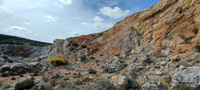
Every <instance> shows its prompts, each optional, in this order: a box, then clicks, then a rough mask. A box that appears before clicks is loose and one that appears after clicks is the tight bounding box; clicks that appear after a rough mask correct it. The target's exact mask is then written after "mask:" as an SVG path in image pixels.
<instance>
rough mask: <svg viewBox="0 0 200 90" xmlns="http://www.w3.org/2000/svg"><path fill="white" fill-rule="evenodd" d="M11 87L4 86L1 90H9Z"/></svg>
mask: <svg viewBox="0 0 200 90" xmlns="http://www.w3.org/2000/svg"><path fill="white" fill-rule="evenodd" d="M10 87H11V86H10V85H6V86H4V87H3V90H6V89H9V88H10Z"/></svg>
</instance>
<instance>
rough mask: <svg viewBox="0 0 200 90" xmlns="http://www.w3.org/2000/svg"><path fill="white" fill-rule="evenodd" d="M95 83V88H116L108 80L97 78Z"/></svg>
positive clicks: (110, 89)
mask: <svg viewBox="0 0 200 90" xmlns="http://www.w3.org/2000/svg"><path fill="white" fill-rule="evenodd" d="M96 84H97V90H116V89H117V88H116V87H114V86H113V85H112V84H111V83H110V81H108V80H104V79H99V80H97V81H96Z"/></svg>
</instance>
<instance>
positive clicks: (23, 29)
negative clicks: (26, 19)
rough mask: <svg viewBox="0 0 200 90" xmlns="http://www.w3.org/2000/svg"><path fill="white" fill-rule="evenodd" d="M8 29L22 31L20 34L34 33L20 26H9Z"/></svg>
mask: <svg viewBox="0 0 200 90" xmlns="http://www.w3.org/2000/svg"><path fill="white" fill-rule="evenodd" d="M8 29H10V30H12V31H20V32H26V33H32V32H33V31H31V30H29V29H27V28H25V27H20V26H9V27H8Z"/></svg>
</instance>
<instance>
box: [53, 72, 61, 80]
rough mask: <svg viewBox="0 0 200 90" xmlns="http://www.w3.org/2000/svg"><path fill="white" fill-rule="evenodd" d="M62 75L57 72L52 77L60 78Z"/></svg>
mask: <svg viewBox="0 0 200 90" xmlns="http://www.w3.org/2000/svg"><path fill="white" fill-rule="evenodd" d="M61 77H62V76H61V75H60V74H59V73H56V74H55V75H53V77H52V79H58V78H61Z"/></svg>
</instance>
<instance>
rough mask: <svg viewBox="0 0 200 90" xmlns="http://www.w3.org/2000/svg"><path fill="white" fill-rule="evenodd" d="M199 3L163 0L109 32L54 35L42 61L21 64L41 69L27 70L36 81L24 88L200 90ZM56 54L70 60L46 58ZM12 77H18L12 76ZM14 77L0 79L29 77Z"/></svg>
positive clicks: (1, 70) (8, 68) (7, 69)
mask: <svg viewBox="0 0 200 90" xmlns="http://www.w3.org/2000/svg"><path fill="white" fill-rule="evenodd" d="M199 8H200V0H160V2H158V3H157V4H155V5H153V6H151V7H150V8H148V9H146V10H144V11H141V12H138V13H135V14H132V15H130V16H128V17H126V18H125V19H124V20H122V21H120V22H118V23H116V24H115V25H114V26H113V27H112V28H111V29H109V30H106V31H105V32H102V33H96V34H90V35H84V36H80V37H72V38H67V39H59V40H55V41H54V45H53V46H52V47H51V49H48V50H45V51H48V57H47V58H43V59H42V60H40V61H39V63H40V64H43V65H39V66H37V65H38V63H37V64H36V63H34V64H33V63H31V64H30V63H26V64H23V65H24V66H23V65H21V67H22V68H23V70H26V71H29V70H30V67H37V68H38V67H39V70H41V71H39V72H37V75H36V76H35V74H34V73H33V74H32V73H26V74H24V75H25V76H26V78H27V77H29V78H30V77H34V82H32V85H30V86H29V87H28V88H26V87H25V88H24V89H30V88H32V89H33V88H34V89H35V88H36V90H51V89H54V90H198V89H199V88H200V87H199V86H200V79H199V77H200V71H199V70H200V59H199V57H200V53H199V52H200V32H199V29H200V9H199ZM6 50H7V49H6ZM14 55H15V54H14ZM17 55H18V54H17ZM11 56H12V55H11ZM52 58H55V59H58V58H59V59H60V60H61V61H62V60H63V58H67V64H66V65H62V66H57V65H56V66H55V65H51V64H55V63H51V64H50V63H47V60H49V59H50V60H53V59H52ZM63 61H64V60H63ZM44 62H45V63H44ZM59 64H60V63H59ZM17 65H18V66H20V65H19V64H15V65H14V66H15V67H16V66H17ZM14 66H13V65H10V66H9V65H7V66H6V65H4V66H2V67H1V68H0V74H1V73H2V74H4V73H9V72H11V73H15V72H14V71H13V70H14V69H16V68H17V69H19V67H16V68H13V67H14ZM41 66H42V67H41ZM21 67H20V68H21ZM31 70H32V69H31ZM20 74H22V73H18V74H16V75H20ZM13 77H14V78H15V80H13V81H12V80H10V79H12V78H13ZM13 77H8V78H0V81H6V82H5V83H9V84H11V86H10V87H9V88H10V89H13V88H14V87H15V89H16V88H17V85H18V84H15V83H14V84H13V82H18V81H21V82H22V81H23V80H24V79H25V78H23V77H19V76H13ZM32 79H33V78H32ZM32 79H31V80H29V81H32ZM7 80H8V81H7ZM24 82H25V81H24ZM5 83H3V84H2V87H3V86H5V85H6V84H5ZM16 90H17V89H16Z"/></svg>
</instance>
